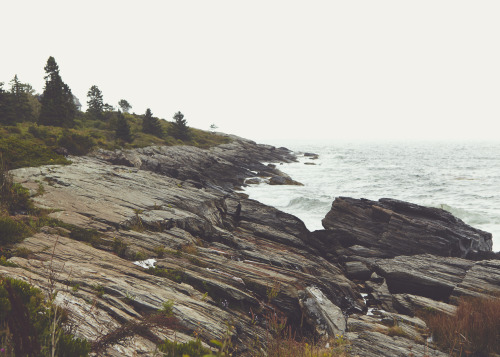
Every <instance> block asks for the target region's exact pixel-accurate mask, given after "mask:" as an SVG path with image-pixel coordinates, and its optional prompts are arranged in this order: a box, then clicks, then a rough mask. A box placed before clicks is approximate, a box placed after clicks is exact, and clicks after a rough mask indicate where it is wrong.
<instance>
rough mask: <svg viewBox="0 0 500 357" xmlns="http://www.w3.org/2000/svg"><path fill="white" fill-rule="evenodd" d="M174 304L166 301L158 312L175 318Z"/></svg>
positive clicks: (171, 301)
mask: <svg viewBox="0 0 500 357" xmlns="http://www.w3.org/2000/svg"><path fill="white" fill-rule="evenodd" d="M174 304H175V302H174V301H173V300H167V301H164V302H163V304H162V305H161V308H160V309H159V310H158V311H159V312H160V313H162V314H164V315H166V316H173V314H174Z"/></svg>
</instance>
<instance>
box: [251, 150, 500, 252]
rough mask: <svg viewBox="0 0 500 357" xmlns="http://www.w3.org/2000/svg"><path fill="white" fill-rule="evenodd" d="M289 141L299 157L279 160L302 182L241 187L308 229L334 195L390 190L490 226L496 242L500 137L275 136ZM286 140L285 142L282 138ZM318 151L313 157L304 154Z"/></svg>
mask: <svg viewBox="0 0 500 357" xmlns="http://www.w3.org/2000/svg"><path fill="white" fill-rule="evenodd" d="M272 144H273V145H275V146H286V147H288V148H289V149H291V150H293V151H294V152H295V153H296V154H297V155H298V157H299V162H296V163H291V164H282V165H279V166H278V168H279V169H280V170H281V171H283V172H285V173H287V174H288V175H290V176H291V177H292V178H293V179H294V180H296V181H299V182H301V183H303V184H304V186H270V185H268V184H266V183H261V184H259V185H251V186H249V187H247V188H246V193H247V194H249V195H250V198H253V199H256V200H258V201H260V202H262V203H265V204H268V205H271V206H274V207H276V208H278V209H280V210H282V211H284V212H287V213H291V214H293V215H295V216H297V217H298V218H300V219H301V220H302V221H303V222H304V223H305V225H306V226H307V228H308V229H309V230H311V231H312V230H316V229H323V227H322V225H321V220H322V219H323V218H324V217H325V215H326V213H327V212H328V211H329V210H330V208H331V205H332V202H333V200H334V199H335V197H339V196H347V197H354V198H367V199H371V200H378V199H380V198H383V197H387V198H395V199H399V200H403V201H408V202H412V203H416V204H419V205H423V206H428V207H438V208H442V209H444V210H447V211H449V212H451V213H452V214H453V215H455V216H456V217H458V218H460V219H462V220H463V221H464V222H465V223H467V224H469V225H471V226H473V227H475V228H479V229H481V230H484V231H487V232H490V233H492V234H493V250H494V251H499V250H500V143H498V142H493V143H492V142H489V143H479V142H468V143H456V142H442V143H437V142H420V143H416V142H412V143H403V142H392V143H381V142H378V143H376V142H375V143H355V142H352V143H349V142H338V143H293V142H288V143H272ZM283 144H284V145H283ZM306 152H309V153H316V154H318V155H319V157H318V158H317V159H313V158H311V157H307V156H303V153H306Z"/></svg>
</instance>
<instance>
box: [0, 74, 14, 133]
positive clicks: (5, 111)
mask: <svg viewBox="0 0 500 357" xmlns="http://www.w3.org/2000/svg"><path fill="white" fill-rule="evenodd" d="M10 101H11V94H10V93H9V92H6V91H5V90H4V89H3V82H0V124H1V125H10V124H13V123H11V120H12V118H13V117H14V116H13V115H12V110H11V109H12V106H11V105H10Z"/></svg>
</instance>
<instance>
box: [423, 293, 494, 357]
mask: <svg viewBox="0 0 500 357" xmlns="http://www.w3.org/2000/svg"><path fill="white" fill-rule="evenodd" d="M419 315H420V316H421V317H422V318H423V319H424V320H425V321H426V323H427V326H429V328H430V330H431V332H432V336H433V340H434V341H435V342H436V343H437V344H438V345H439V346H441V347H442V348H445V349H447V350H449V351H450V355H454V353H455V352H457V350H458V351H459V349H463V350H464V351H465V352H466V353H469V354H473V355H475V356H479V355H486V354H488V353H498V352H499V351H500V299H498V298H461V299H460V300H459V304H458V308H457V311H456V313H455V315H453V316H449V315H446V314H442V313H430V312H426V311H421V312H420V313H419Z"/></svg>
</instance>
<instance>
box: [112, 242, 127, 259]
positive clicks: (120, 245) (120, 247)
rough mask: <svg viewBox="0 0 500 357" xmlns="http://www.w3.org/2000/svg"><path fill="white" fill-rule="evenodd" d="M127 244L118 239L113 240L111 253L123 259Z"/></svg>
mask: <svg viewBox="0 0 500 357" xmlns="http://www.w3.org/2000/svg"><path fill="white" fill-rule="evenodd" d="M127 247H128V244H127V243H125V242H124V241H123V240H121V239H120V238H114V239H113V252H115V254H116V255H118V256H119V257H122V258H123V257H125V252H126V251H127Z"/></svg>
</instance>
